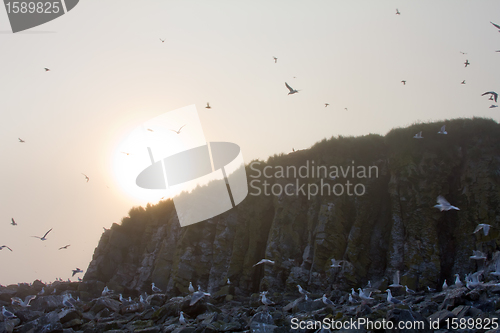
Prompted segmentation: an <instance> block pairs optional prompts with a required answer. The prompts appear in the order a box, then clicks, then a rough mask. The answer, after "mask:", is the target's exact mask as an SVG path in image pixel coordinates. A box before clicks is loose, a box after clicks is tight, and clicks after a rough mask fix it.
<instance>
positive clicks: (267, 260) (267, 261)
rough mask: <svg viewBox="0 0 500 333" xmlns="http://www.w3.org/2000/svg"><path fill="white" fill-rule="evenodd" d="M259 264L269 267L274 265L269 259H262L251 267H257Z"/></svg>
mask: <svg viewBox="0 0 500 333" xmlns="http://www.w3.org/2000/svg"><path fill="white" fill-rule="evenodd" d="M260 264H270V265H274V261H272V260H269V259H262V260H261V261H259V262H258V263H256V264H255V265H253V267H255V266H257V265H260Z"/></svg>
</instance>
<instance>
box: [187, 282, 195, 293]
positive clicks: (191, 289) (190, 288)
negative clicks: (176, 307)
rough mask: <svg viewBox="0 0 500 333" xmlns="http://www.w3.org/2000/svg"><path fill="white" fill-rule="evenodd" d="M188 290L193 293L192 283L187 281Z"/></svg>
mask: <svg viewBox="0 0 500 333" xmlns="http://www.w3.org/2000/svg"><path fill="white" fill-rule="evenodd" d="M188 289H189V292H190V293H194V287H193V284H192V283H191V282H189V288H188Z"/></svg>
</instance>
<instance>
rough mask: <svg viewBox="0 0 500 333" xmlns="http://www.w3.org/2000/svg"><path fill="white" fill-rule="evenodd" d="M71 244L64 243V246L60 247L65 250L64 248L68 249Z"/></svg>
mask: <svg viewBox="0 0 500 333" xmlns="http://www.w3.org/2000/svg"><path fill="white" fill-rule="evenodd" d="M70 246H71V244H68V245H64V246H62V247H60V248H59V250H63V249H64V250H67V249H68V247H70Z"/></svg>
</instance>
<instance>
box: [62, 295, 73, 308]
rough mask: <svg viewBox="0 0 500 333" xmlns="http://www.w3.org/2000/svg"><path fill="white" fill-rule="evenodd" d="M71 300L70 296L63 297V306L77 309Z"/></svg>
mask: <svg viewBox="0 0 500 333" xmlns="http://www.w3.org/2000/svg"><path fill="white" fill-rule="evenodd" d="M69 299H70V298H69V297H68V295H64V296H63V301H62V304H63V305H64V306H67V307H70V308H74V307H75V306H74V304H73V303H71V302H70V301H69Z"/></svg>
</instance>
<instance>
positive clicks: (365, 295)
mask: <svg viewBox="0 0 500 333" xmlns="http://www.w3.org/2000/svg"><path fill="white" fill-rule="evenodd" d="M358 291H359V298H361V299H364V300H371V299H373V297H370V296H371V294H372V293H371V292H370V293H369V294H366V293H365V291H364V290H363V289H361V288H358Z"/></svg>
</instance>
